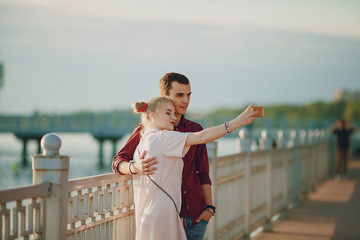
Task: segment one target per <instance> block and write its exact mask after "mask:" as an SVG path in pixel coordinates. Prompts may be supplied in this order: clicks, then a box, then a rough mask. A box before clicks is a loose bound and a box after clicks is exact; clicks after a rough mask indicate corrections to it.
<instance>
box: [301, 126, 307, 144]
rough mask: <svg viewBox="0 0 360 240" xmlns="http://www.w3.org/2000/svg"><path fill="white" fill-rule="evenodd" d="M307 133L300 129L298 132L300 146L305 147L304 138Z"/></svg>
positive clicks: (305, 139) (305, 138)
mask: <svg viewBox="0 0 360 240" xmlns="http://www.w3.org/2000/svg"><path fill="white" fill-rule="evenodd" d="M306 135H307V133H306V130H305V129H302V130H301V131H300V136H299V137H300V139H299V142H300V144H301V145H307V137H306Z"/></svg>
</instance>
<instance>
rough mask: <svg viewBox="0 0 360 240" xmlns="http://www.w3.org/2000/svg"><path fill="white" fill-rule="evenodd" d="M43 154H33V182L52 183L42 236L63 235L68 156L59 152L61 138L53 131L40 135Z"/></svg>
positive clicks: (54, 239)
mask: <svg viewBox="0 0 360 240" xmlns="http://www.w3.org/2000/svg"><path fill="white" fill-rule="evenodd" d="M41 147H42V149H43V154H41V155H35V156H32V165H33V184H34V185H36V184H40V183H44V182H50V183H52V189H51V194H50V195H49V196H48V197H47V199H46V212H45V219H44V220H45V221H46V223H47V224H44V226H45V229H44V239H52V240H63V239H66V224H67V223H66V221H67V199H68V194H67V189H68V188H67V186H68V173H69V157H68V156H60V155H59V149H60V147H61V139H60V138H59V137H58V136H57V135H56V134H54V133H49V134H46V135H45V136H44V137H43V138H42V139H41Z"/></svg>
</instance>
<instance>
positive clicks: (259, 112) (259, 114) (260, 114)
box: [253, 106, 264, 117]
mask: <svg viewBox="0 0 360 240" xmlns="http://www.w3.org/2000/svg"><path fill="white" fill-rule="evenodd" d="M253 111H257V113H256V115H255V117H264V107H255V106H254V107H253Z"/></svg>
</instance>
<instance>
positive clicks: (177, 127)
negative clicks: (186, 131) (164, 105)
mask: <svg viewBox="0 0 360 240" xmlns="http://www.w3.org/2000/svg"><path fill="white" fill-rule="evenodd" d="M182 127H184V128H186V127H187V119H186V118H185V117H184V115H181V118H180V122H179V124H178V125H177V126H175V127H174V129H175V130H177V129H179V128H182Z"/></svg>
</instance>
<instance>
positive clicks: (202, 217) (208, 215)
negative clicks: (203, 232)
mask: <svg viewBox="0 0 360 240" xmlns="http://www.w3.org/2000/svg"><path fill="white" fill-rule="evenodd" d="M212 216H213V215H212V214H211V212H209V211H208V210H206V209H205V210H204V211H203V212H202V213H201V214H200V216H199V217H198V218H197V219H196V222H197V223H199V222H200V221H201V220H205V221H207V222H209V221H210V218H211V217H212Z"/></svg>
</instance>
